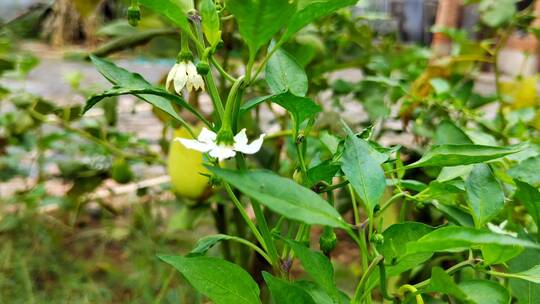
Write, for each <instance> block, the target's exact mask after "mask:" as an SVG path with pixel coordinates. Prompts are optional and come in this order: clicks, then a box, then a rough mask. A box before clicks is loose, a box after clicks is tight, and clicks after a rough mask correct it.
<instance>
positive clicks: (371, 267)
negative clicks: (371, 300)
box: [351, 255, 383, 303]
mask: <svg viewBox="0 0 540 304" xmlns="http://www.w3.org/2000/svg"><path fill="white" fill-rule="evenodd" d="M382 260H383V256H382V255H379V256H377V257H376V258H375V259H373V261H371V264H369V266H368V268H367V270H366V271H365V272H364V274H363V275H362V278H361V279H360V282H359V283H358V285H357V286H356V291H355V292H354V296H353V298H352V300H351V303H358V299H359V297H360V293H361V292H362V291H363V290H364V287H365V285H366V282H367V280H368V279H369V277H370V276H371V274H372V273H373V271H374V270H375V268H376V267H377V265H379V263H380V262H381V261H382Z"/></svg>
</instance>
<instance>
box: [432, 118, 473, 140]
mask: <svg viewBox="0 0 540 304" xmlns="http://www.w3.org/2000/svg"><path fill="white" fill-rule="evenodd" d="M435 144H437V145H466V144H473V142H472V140H471V139H470V138H469V136H467V134H465V132H463V130H461V129H460V128H458V127H457V126H456V125H455V124H454V123H453V122H452V121H450V120H443V121H442V122H441V123H440V124H439V125H438V126H437V130H435Z"/></svg>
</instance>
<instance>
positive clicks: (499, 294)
mask: <svg viewBox="0 0 540 304" xmlns="http://www.w3.org/2000/svg"><path fill="white" fill-rule="evenodd" d="M458 286H459V288H460V289H461V290H462V291H463V292H464V293H465V294H466V295H467V298H468V299H469V300H471V301H472V302H473V303H476V304H486V303H490V304H508V303H510V294H509V293H508V290H506V288H504V287H503V286H502V285H501V284H498V283H496V282H493V281H487V280H470V281H465V282H461V283H459V285H458Z"/></svg>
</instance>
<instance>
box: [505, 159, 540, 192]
mask: <svg viewBox="0 0 540 304" xmlns="http://www.w3.org/2000/svg"><path fill="white" fill-rule="evenodd" d="M508 174H509V175H510V176H511V177H513V178H514V179H519V180H521V181H523V182H526V183H528V184H531V185H535V186H538V185H540V156H535V157H530V158H527V159H526V160H524V161H522V162H521V163H519V164H518V165H517V166H515V167H512V168H510V170H508Z"/></svg>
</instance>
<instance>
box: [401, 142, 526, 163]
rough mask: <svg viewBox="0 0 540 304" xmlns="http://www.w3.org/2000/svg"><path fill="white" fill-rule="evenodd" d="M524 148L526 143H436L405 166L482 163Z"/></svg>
mask: <svg viewBox="0 0 540 304" xmlns="http://www.w3.org/2000/svg"><path fill="white" fill-rule="evenodd" d="M525 148H526V144H520V145H514V146H506V147H494V146H482V145H437V146H433V147H431V149H429V150H428V151H427V152H426V153H425V154H424V155H423V156H422V158H420V159H419V160H418V161H416V162H414V163H412V164H410V165H407V166H406V168H408V169H410V168H418V167H433V166H436V167H450V166H459V165H469V164H477V163H482V162H485V161H488V160H492V159H497V158H501V157H504V156H506V155H510V154H513V153H517V152H520V151H522V150H523V149H525Z"/></svg>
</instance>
